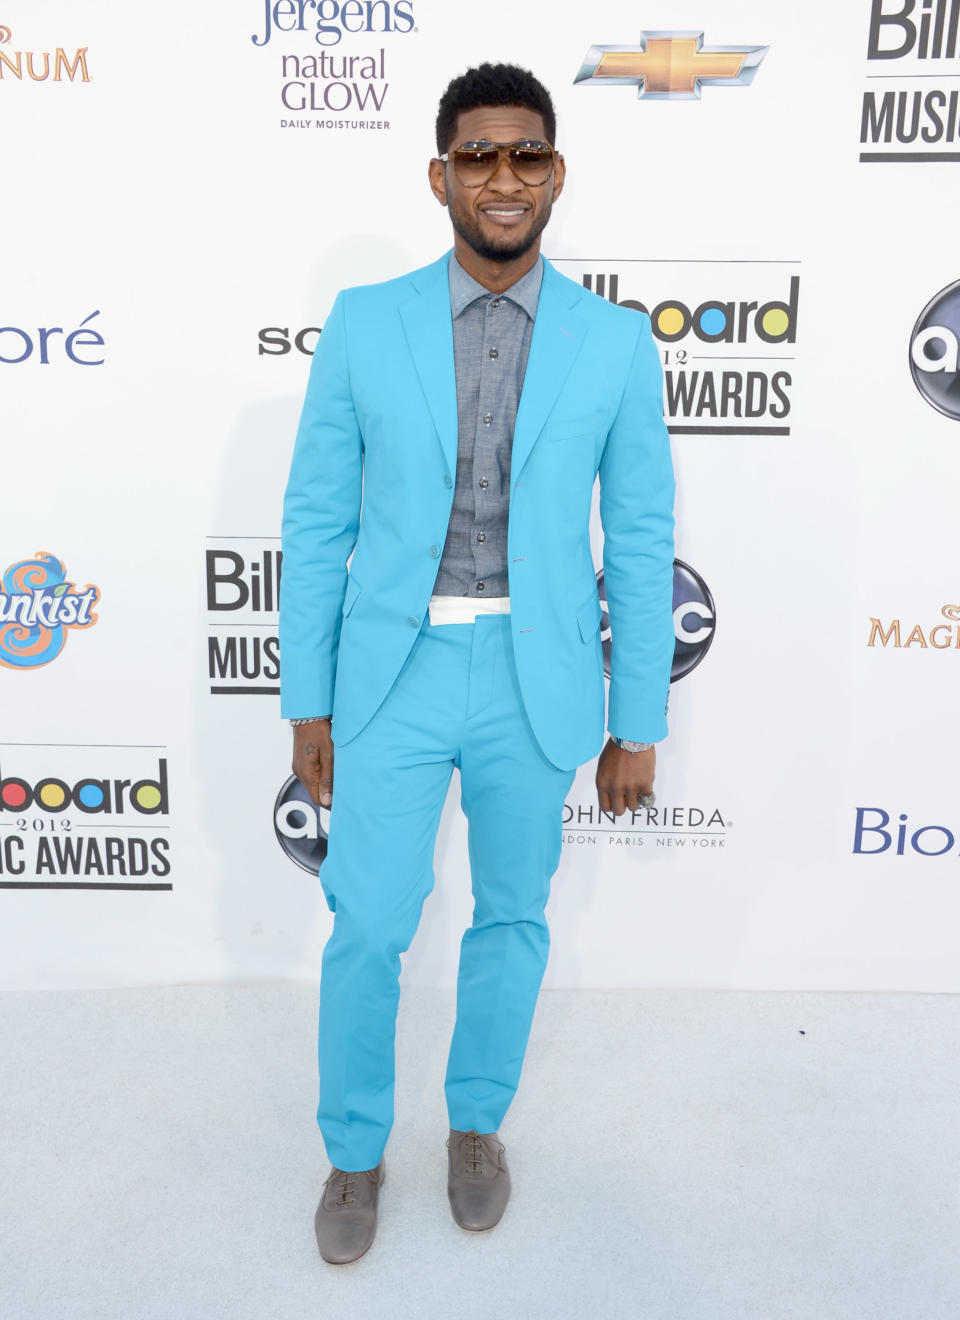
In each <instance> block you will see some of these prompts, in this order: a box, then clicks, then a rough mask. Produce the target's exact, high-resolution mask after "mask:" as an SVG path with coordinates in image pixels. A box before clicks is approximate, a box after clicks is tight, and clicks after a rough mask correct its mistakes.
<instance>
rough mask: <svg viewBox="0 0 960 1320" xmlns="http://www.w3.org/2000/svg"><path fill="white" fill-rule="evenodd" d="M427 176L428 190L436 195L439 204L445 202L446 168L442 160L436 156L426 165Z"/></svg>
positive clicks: (444, 203) (443, 204) (442, 204)
mask: <svg viewBox="0 0 960 1320" xmlns="http://www.w3.org/2000/svg"><path fill="white" fill-rule="evenodd" d="M427 177H428V179H429V180H430V191H431V192H432V193H433V195H434V197H436V199H437V201H438V202H439V203H440V205H441V206H446V204H447V170H446V166H445V165H444V163H443V161H442V160H437V159H436V157H434V159H433V160H432V161H431V162H430V164H429V165H428V166H427Z"/></svg>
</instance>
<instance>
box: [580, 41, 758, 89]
mask: <svg viewBox="0 0 960 1320" xmlns="http://www.w3.org/2000/svg"><path fill="white" fill-rule="evenodd" d="M639 46H640V48H639V50H638V49H637V47H636V46H591V47H590V49H589V50H588V51H587V55H586V58H585V59H584V61H583V66H582V68H581V69H580V72H579V73H578V74H577V76H576V78H574V82H578V83H581V82H607V83H614V84H618V85H630V86H635V87H636V89H637V95H638V96H640V97H645V98H646V99H647V100H650V101H699V99H700V89H701V87H702V86H703V85H704V83H706V84H707V85H708V86H710V87H745V86H746V85H747V84H748V83H751V82H753V79H754V76H755V74H756V72H757V69H758V67H759V65H760V61H761V60H762V59H763V57H764V55H766V53H767V51H768V50H769V49H770V47H769V46H746V47H743V46H704V44H703V33H702V32H643V33H641V36H640V43H639Z"/></svg>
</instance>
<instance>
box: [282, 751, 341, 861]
mask: <svg viewBox="0 0 960 1320" xmlns="http://www.w3.org/2000/svg"><path fill="white" fill-rule="evenodd" d="M273 828H274V832H275V833H276V836H277V842H278V843H279V844H280V847H281V848H282V849H283V851H284V852H285V853H286V854H287V856H288V857H289V858H290V860H291V862H296V864H297V866H299V867H302V869H303V870H304V871H309V872H310V874H311V875H316V874H317V873H318V872H319V870H320V867H321V865H322V864H323V861H324V859H325V857H326V855H327V839H328V838H329V834H330V809H329V807H318V806H317V804H316V803H315V802H313V801H311V798H310V794H309V793H308V792H307V790H306V789H305V788H304V786H303V785H302V784H301V783H300V780H299V779H298V778H297V777H296V775H291V776H290V778H289V779H288V780H287V781H286V783H285V784H284V785H283V787H282V788H281V790H280V792H279V793H278V794H277V800H276V802H275V803H274V804H273Z"/></svg>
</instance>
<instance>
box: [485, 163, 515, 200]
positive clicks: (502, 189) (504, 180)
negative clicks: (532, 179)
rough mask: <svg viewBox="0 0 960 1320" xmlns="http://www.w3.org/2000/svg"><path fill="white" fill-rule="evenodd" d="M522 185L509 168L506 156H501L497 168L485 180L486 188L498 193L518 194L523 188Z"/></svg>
mask: <svg viewBox="0 0 960 1320" xmlns="http://www.w3.org/2000/svg"><path fill="white" fill-rule="evenodd" d="M523 186H524V185H523V183H521V181H520V180H519V179H518V178H517V176H516V175H515V174H514V172H513V170H512V169H511V168H510V162H509V160H508V158H507V157H506V156H501V157H500V159H499V160H498V161H497V168H496V169H495V170H494V171H493V173H492V174H491V175H490V178H489V179H488V180H487V187H488V188H494V189H495V190H496V191H497V192H498V193H501V194H504V193H511V192H519V191H520V190H521V189H522V188H523Z"/></svg>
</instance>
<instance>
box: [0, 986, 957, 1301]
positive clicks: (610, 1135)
mask: <svg viewBox="0 0 960 1320" xmlns="http://www.w3.org/2000/svg"><path fill="white" fill-rule="evenodd" d="M315 999H316V994H315V990H314V987H312V986H307V985H302V984H277V983H265V984H256V985H251V984H245V985H233V986H227V987H223V986H178V987H174V988H167V989H142V990H123V991H83V992H78V993H64V992H49V993H30V994H20V993H7V994H5V995H2V996H0V1060H2V1081H0V1180H2V1181H0V1262H2V1264H0V1315H2V1316H3V1317H4V1320H121V1317H122V1318H123V1320H221V1318H222V1320H328V1317H330V1318H332V1317H336V1318H337V1320H348V1318H350V1317H357V1318H358V1320H388V1318H389V1320H441V1318H442V1320H461V1318H462V1320H488V1318H489V1320H501V1317H502V1318H503V1320H513V1318H514V1317H520V1318H521V1320H541V1318H542V1320H557V1318H565V1317H588V1318H589V1320H620V1318H621V1317H627V1318H629V1320H752V1318H753V1317H756V1318H757V1320H873V1318H874V1317H875V1318H876V1320H957V1318H958V1317H960V1101H958V1095H960V1051H958V1036H960V1031H958V1028H960V997H955V996H934V995H847V994H843V995H841V994H834V995H815V994H746V993H718V992H700V991H697V992H693V991H691V992H676V991H656V992H650V991H647V992H626V991H623V992H603V993H593V992H589V993H588V992H560V991H552V992H547V993H545V994H544V995H543V996H542V998H541V1003H540V1007H539V1009H538V1016H537V1021H536V1023H535V1026H534V1034H533V1038H532V1041H531V1046H530V1050H529V1052H528V1055H527V1065H526V1070H525V1075H524V1081H523V1085H522V1086H521V1090H520V1093H519V1095H518V1097H517V1100H516V1101H515V1103H514V1105H513V1108H512V1109H511V1111H510V1114H509V1116H508V1118H507V1121H506V1123H505V1124H504V1127H503V1129H502V1132H501V1135H502V1137H503V1138H504V1140H505V1142H506V1145H507V1153H508V1156H509V1159H510V1167H511V1173H512V1177H513V1189H514V1190H513V1198H512V1200H511V1203H510V1205H509V1206H508V1208H507V1212H506V1214H505V1216H504V1218H503V1220H502V1221H501V1223H500V1224H499V1226H498V1227H497V1228H496V1229H494V1230H493V1231H492V1232H490V1233H488V1234H468V1233H464V1232H463V1231H461V1230H460V1229H458V1228H457V1227H456V1226H455V1225H454V1224H453V1222H452V1220H451V1219H450V1216H449V1211H448V1207H447V1203H446V1193H445V1170H446V1165H445V1158H446V1155H445V1150H444V1144H443V1143H444V1138H445V1137H446V1130H447V1129H446V1115H445V1112H444V1107H443V1096H442V1078H443V1069H444V1063H445V1052H446V1046H447V1041H448V1039H449V1032H450V1027H451V1024H452V1016H453V999H452V995H450V994H447V993H445V992H440V991H425V990H412V989H407V990H405V991H404V998H403V1003H402V1007H401V1020H400V1037H399V1048H398V1095H397V1102H398V1103H397V1110H398V1112H397V1123H396V1127H395V1128H394V1132H393V1136H392V1138H391V1141H390V1145H389V1147H388V1149H387V1179H386V1183H385V1185H384V1188H383V1192H382V1199H381V1215H380V1228H379V1232H378V1236H377V1240H376V1242H375V1243H374V1245H373V1247H372V1248H371V1250H370V1251H369V1252H368V1254H367V1255H366V1256H365V1257H364V1258H363V1259H362V1260H361V1261H359V1262H357V1263H356V1264H354V1265H349V1266H341V1267H334V1266H328V1265H325V1264H324V1263H323V1262H322V1261H321V1260H320V1259H319V1256H318V1254H317V1251H316V1244H315V1242H314V1238H313V1211H314V1206H315V1204H316V1200H317V1197H318V1194H319V1190H320V1185H321V1183H322V1181H323V1179H324V1178H325V1177H326V1173H327V1163H326V1158H325V1155H324V1153H323V1148H322V1144H321V1142H320V1138H319V1135H318V1133H317V1130H316V1127H315V1124H314V1120H313V1107H314V1103H315V1097H314V1092H315V1084H314V1040H315Z"/></svg>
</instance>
